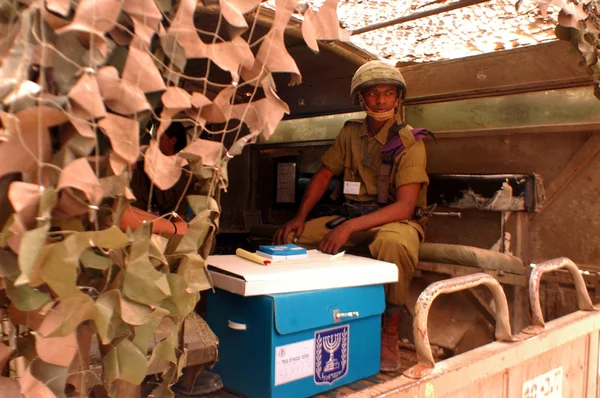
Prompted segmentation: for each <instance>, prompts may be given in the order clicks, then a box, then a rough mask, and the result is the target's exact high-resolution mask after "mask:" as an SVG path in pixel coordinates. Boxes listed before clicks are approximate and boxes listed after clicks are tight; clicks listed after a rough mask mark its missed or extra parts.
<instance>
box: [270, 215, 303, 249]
mask: <svg viewBox="0 0 600 398" xmlns="http://www.w3.org/2000/svg"><path fill="white" fill-rule="evenodd" d="M305 224H306V222H305V220H304V219H303V218H299V217H294V218H293V219H291V220H290V221H289V222H287V223H286V224H284V225H283V226H281V227H280V228H279V229H278V230H277V232H275V235H274V236H273V244H275V245H284V244H286V243H288V242H287V238H288V236H289V234H290V233H292V232H294V239H293V240H294V242H297V241H298V238H300V236H301V235H302V232H304V225H305Z"/></svg>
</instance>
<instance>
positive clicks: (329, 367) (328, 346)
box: [323, 333, 342, 373]
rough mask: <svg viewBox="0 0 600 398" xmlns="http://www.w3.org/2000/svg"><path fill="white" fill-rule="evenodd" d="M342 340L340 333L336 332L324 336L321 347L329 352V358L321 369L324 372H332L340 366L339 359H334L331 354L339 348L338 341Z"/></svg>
mask: <svg viewBox="0 0 600 398" xmlns="http://www.w3.org/2000/svg"><path fill="white" fill-rule="evenodd" d="M341 342H342V333H336V334H333V335H330V336H325V337H324V338H323V348H324V349H325V351H327V353H328V354H329V359H328V360H327V362H325V367H324V368H323V371H324V372H325V373H329V372H333V371H334V370H337V369H338V368H339V367H340V361H338V360H337V359H335V356H334V355H333V353H334V352H336V351H337V349H338V348H340V343H341Z"/></svg>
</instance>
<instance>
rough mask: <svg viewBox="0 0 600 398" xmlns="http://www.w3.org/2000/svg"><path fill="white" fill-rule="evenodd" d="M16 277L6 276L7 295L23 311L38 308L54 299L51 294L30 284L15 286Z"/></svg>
mask: <svg viewBox="0 0 600 398" xmlns="http://www.w3.org/2000/svg"><path fill="white" fill-rule="evenodd" d="M15 279H16V275H14V279H13V278H12V277H10V276H7V277H5V278H4V279H3V280H4V286H5V287H6V295H7V296H8V298H10V300H11V302H12V303H13V304H14V305H15V307H17V308H18V309H20V310H21V311H32V310H37V309H38V308H40V307H41V306H43V305H44V304H46V303H48V302H50V301H51V300H52V299H51V297H50V296H49V295H47V294H45V293H43V292H41V291H39V290H38V289H36V288H33V287H31V286H28V285H23V286H15V285H14V280H15Z"/></svg>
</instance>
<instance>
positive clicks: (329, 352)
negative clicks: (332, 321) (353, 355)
mask: <svg viewBox="0 0 600 398" xmlns="http://www.w3.org/2000/svg"><path fill="white" fill-rule="evenodd" d="M349 348H350V325H341V326H338V327H335V328H331V329H325V330H319V331H316V332H315V373H314V381H315V383H316V384H332V383H333V382H335V381H336V380H338V379H341V378H343V377H344V376H346V375H347V374H348V363H349V360H350V358H349V355H350V349H349Z"/></svg>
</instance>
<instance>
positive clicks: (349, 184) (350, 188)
mask: <svg viewBox="0 0 600 398" xmlns="http://www.w3.org/2000/svg"><path fill="white" fill-rule="evenodd" d="M359 193H360V182H354V181H344V194H348V195H358V194H359Z"/></svg>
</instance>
